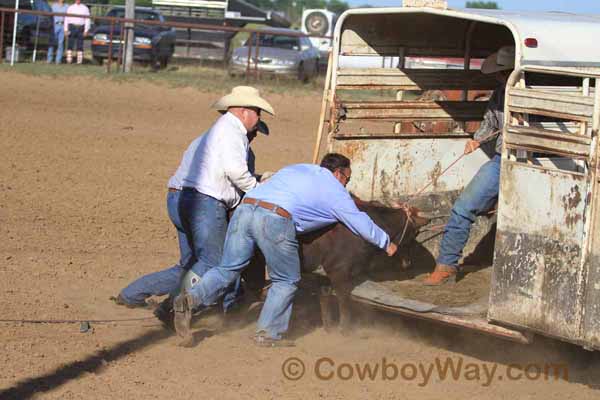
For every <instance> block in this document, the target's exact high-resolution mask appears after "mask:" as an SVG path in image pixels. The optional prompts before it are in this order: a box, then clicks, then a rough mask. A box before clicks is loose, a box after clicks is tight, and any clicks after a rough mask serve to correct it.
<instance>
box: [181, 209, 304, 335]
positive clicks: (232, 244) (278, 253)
mask: <svg viewBox="0 0 600 400" xmlns="http://www.w3.org/2000/svg"><path fill="white" fill-rule="evenodd" d="M255 246H258V247H259V248H260V249H261V251H262V252H263V254H264V256H265V259H266V261H267V265H268V266H269V276H270V277H271V281H272V282H273V285H272V286H271V288H270V289H269V293H268V294H267V299H266V301H265V304H264V306H263V308H262V311H261V313H260V317H259V319H258V328H257V330H258V331H259V332H260V331H264V332H266V333H267V335H269V336H270V337H271V338H273V339H281V335H282V334H283V333H285V332H286V331H287V330H288V326H289V321H290V317H291V315H292V302H293V300H294V294H295V293H296V290H297V283H298V282H299V281H300V257H299V255H298V250H299V246H298V241H297V239H296V228H295V226H294V223H293V221H292V220H291V219H288V218H284V217H282V216H279V215H277V214H275V213H274V212H272V211H269V210H265V209H264V208H260V207H258V206H255V205H250V204H242V205H241V206H239V207H238V209H237V210H235V213H234V214H233V218H232V219H231V223H230V224H229V229H228V230H227V238H226V239H225V250H224V252H223V259H222V260H221V265H220V266H219V267H217V268H214V269H212V270H210V271H208V272H207V273H206V274H205V275H204V276H203V277H202V280H201V281H200V283H199V284H197V285H196V286H194V287H193V288H192V290H191V291H190V294H191V295H192V298H193V303H194V305H202V304H203V305H209V304H212V303H214V302H216V301H217V300H219V298H220V297H221V296H223V295H224V294H225V293H226V292H227V290H228V289H227V288H228V287H229V286H230V285H231V284H232V282H235V281H236V280H237V279H239V277H240V274H241V272H242V271H243V269H244V268H245V267H246V266H248V264H249V262H250V259H251V258H252V256H253V255H254V248H255Z"/></svg>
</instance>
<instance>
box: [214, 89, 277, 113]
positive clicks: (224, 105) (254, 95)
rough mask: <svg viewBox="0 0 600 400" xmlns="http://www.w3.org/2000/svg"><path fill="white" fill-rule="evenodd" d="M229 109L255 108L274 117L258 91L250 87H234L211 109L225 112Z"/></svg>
mask: <svg viewBox="0 0 600 400" xmlns="http://www.w3.org/2000/svg"><path fill="white" fill-rule="evenodd" d="M229 107H256V108H260V109H261V110H264V111H265V112H267V113H269V114H271V115H275V111H273V107H271V105H270V104H269V103H268V102H267V101H266V100H265V99H263V98H262V97H260V93H259V91H258V89H255V88H253V87H251V86H236V87H234V88H233V89H232V90H231V93H229V94H228V95H225V96H223V97H221V98H220V99H219V101H217V102H216V103H215V104H213V108H216V109H217V110H219V111H225V110H227V109H228V108H229Z"/></svg>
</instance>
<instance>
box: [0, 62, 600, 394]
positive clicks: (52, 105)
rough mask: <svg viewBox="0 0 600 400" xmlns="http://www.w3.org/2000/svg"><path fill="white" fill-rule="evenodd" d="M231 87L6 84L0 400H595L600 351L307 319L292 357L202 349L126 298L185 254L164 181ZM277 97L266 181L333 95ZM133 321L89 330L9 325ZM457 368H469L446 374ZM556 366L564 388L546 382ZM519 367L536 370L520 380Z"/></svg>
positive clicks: (3, 76)
mask: <svg viewBox="0 0 600 400" xmlns="http://www.w3.org/2000/svg"><path fill="white" fill-rule="evenodd" d="M221 94H223V93H202V92H200V91H198V90H196V89H190V88H177V89H173V88H167V87H164V86H155V85H149V84H146V85H144V84H142V83H117V82H113V81H110V80H95V79H93V78H84V77H79V78H70V79H67V78H50V77H35V76H31V75H24V74H17V73H13V72H2V73H0V143H1V149H2V157H1V158H0V238H1V240H0V310H1V312H0V319H2V320H3V321H4V322H0V366H1V367H0V399H13V398H14V399H30V398H44V399H83V398H86V399H111V400H115V399H133V398H135V399H191V398H197V399H220V400H223V399H240V398H243V399H245V398H252V399H286V400H287V399H303V400H307V399H317V398H324V399H354V398H356V399H411V400H417V399H419V400H420V399H440V398H442V399H466V398H470V399H501V398H513V399H537V398H545V399H561V400H562V399H567V398H577V399H595V398H598V394H599V393H600V392H599V391H598V389H599V388H600V368H599V367H600V357H599V356H598V355H597V354H596V353H590V352H587V351H585V350H583V349H580V348H578V347H576V346H571V345H567V344H564V343H560V342H557V341H553V340H549V339H544V338H536V341H535V342H534V344H532V345H530V346H521V345H516V344H512V343H508V342H504V341H501V340H497V339H493V338H488V337H484V336H480V335H477V334H473V333H469V332H464V331H460V330H455V329H449V328H442V327H441V326H438V325H432V324H427V323H417V322H415V321H412V320H408V319H402V318H399V317H391V316H376V318H374V319H372V323H369V324H368V325H363V326H358V327H357V328H356V330H355V331H354V332H352V334H351V335H349V336H341V335H339V334H336V333H331V334H330V333H326V332H325V331H324V329H323V328H321V327H318V326H314V327H312V328H309V329H306V327H304V328H302V329H301V328H300V327H297V326H295V327H294V328H293V331H292V334H293V337H294V338H295V339H296V347H290V348H283V349H281V348H280V349H264V348H258V347H255V346H254V345H253V344H252V342H251V340H250V339H249V338H250V336H251V335H252V333H253V327H254V326H253V323H252V322H250V323H249V324H246V325H243V326H237V327H232V328H230V329H223V328H215V327H212V328H211V326H210V325H208V324H207V327H206V328H200V329H201V333H200V336H202V337H203V339H202V340H200V342H199V343H198V344H197V346H196V347H194V348H191V349H189V348H181V347H178V346H177V343H178V339H177V338H176V337H175V336H173V335H172V334H171V333H170V332H169V331H167V330H165V329H163V328H162V326H161V325H160V324H159V323H158V322H157V321H155V320H154V319H153V318H152V314H151V312H150V311H146V310H128V309H124V308H119V307H117V306H115V305H114V304H112V303H111V302H110V301H109V300H108V299H109V297H110V296H111V295H115V294H117V293H118V291H119V290H120V289H121V288H122V287H123V286H124V285H126V284H127V283H128V282H130V281H131V280H132V279H134V278H136V277H138V276H139V275H141V274H144V273H147V272H151V271H155V270H158V269H160V268H163V267H166V266H169V265H171V264H172V263H174V262H175V261H176V260H177V245H176V237H175V232H174V229H173V228H172V226H171V224H170V222H169V220H168V217H167V214H166V207H165V195H166V191H165V185H166V182H167V179H168V178H169V176H170V174H171V173H172V172H173V171H174V169H175V168H176V167H177V164H178V162H179V158H180V156H181V154H182V152H183V151H184V150H185V148H186V146H187V145H188V143H189V142H190V141H191V140H192V139H193V138H195V137H196V136H197V135H198V134H200V133H201V132H202V131H203V130H204V129H205V128H207V127H208V126H209V125H210V124H211V123H212V121H213V120H214V118H215V117H216V113H215V111H212V110H210V109H209V106H210V104H211V103H212V102H213V101H214V100H215V99H216V98H217V97H218V96H220V95H221ZM266 97H267V98H268V99H269V100H270V101H271V102H272V104H273V105H274V107H275V108H276V111H277V118H268V117H267V122H268V123H269V124H270V126H271V131H272V135H271V136H270V137H267V138H265V137H258V138H257V140H256V142H255V144H254V145H253V147H254V149H255V152H256V154H257V161H258V162H257V167H258V170H259V171H263V170H275V169H277V168H279V167H281V166H283V165H285V164H289V163H294V162H304V161H308V160H309V159H310V155H311V153H312V144H313V140H314V133H315V131H316V127H317V119H318V114H319V105H320V96H319V93H318V92H316V91H315V92H314V93H312V94H308V95H302V96H301V97H295V96H294V95H293V94H291V93H288V94H269V93H267V94H266ZM136 318H144V319H141V320H132V321H126V322H119V323H108V324H95V323H92V328H93V331H90V332H87V333H80V326H79V325H78V324H23V323H17V322H5V321H6V320H10V319H17V320H19V319H53V320H65V319H92V320H102V319H136ZM214 326H217V327H218V324H214ZM291 357H295V358H296V359H297V360H296V361H294V360H292V361H287V363H286V360H289V359H290V358H291ZM298 360H300V361H301V362H302V363H303V364H304V366H305V369H304V371H305V372H304V375H303V376H299V375H300V372H302V367H301V366H300V364H299V363H298ZM448 360H450V361H451V362H453V363H454V365H455V366H462V369H461V370H460V372H459V373H458V374H457V375H451V374H450V373H449V374H448V375H447V376H446V377H445V378H444V377H443V376H441V375H440V374H438V371H439V369H438V366H440V365H442V364H444V363H446V362H448ZM294 362H296V364H294ZM284 363H285V365H284ZM461 363H462V364H461ZM547 363H553V364H560V365H562V366H565V367H566V368H567V370H568V376H567V379H566V380H565V379H559V380H555V378H554V377H553V376H550V377H548V378H546V377H544V375H541V376H538V378H537V379H532V378H535V376H536V375H537V374H536V371H537V370H538V369H542V370H543V369H544V366H545V365H546V364H547ZM512 364H518V365H520V366H523V367H526V366H529V367H528V369H527V371H528V372H529V375H528V376H525V374H524V373H523V372H522V371H521V377H520V378H519V379H516V378H518V375H519V370H515V369H513V370H511V373H510V376H509V368H510V366H511V365H512ZM367 365H369V366H370V367H371V368H372V371H375V368H378V369H377V370H376V371H375V372H376V373H375V374H373V375H369V376H366V375H365V374H364V371H365V369H364V368H365V366H367ZM444 365H445V364H444ZM430 367H431V368H433V370H431V371H433V373H432V374H430V375H427V374H426V372H427V371H429V370H430ZM490 371H495V375H494V376H493V378H491V379H488V376H489V375H488V374H489V372H490ZM428 376H429V377H428ZM528 377H529V378H528ZM561 377H563V378H564V376H563V374H561ZM290 378H291V379H290Z"/></svg>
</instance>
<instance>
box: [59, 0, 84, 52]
mask: <svg viewBox="0 0 600 400" xmlns="http://www.w3.org/2000/svg"><path fill="white" fill-rule="evenodd" d="M67 14H75V15H81V17H65V21H64V33H65V36H67V37H68V43H69V45H68V49H67V63H68V64H71V63H72V62H73V47H75V48H76V51H77V64H81V63H83V37H84V36H86V35H87V33H88V31H89V30H90V18H89V16H90V9H89V8H88V7H87V6H86V5H85V4H81V0H75V4H71V5H70V6H69V8H67Z"/></svg>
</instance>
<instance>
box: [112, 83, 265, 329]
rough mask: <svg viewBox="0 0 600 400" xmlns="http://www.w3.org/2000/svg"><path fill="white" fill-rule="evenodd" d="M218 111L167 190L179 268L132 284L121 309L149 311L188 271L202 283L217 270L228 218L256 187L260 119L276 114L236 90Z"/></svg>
mask: <svg viewBox="0 0 600 400" xmlns="http://www.w3.org/2000/svg"><path fill="white" fill-rule="evenodd" d="M214 107H215V108H216V109H217V110H218V111H220V112H222V113H223V115H222V116H221V117H220V118H219V119H218V120H217V122H216V123H215V124H214V125H213V126H212V127H211V128H210V129H209V130H208V131H206V132H205V133H204V134H203V135H201V136H199V137H198V138H196V139H195V140H194V141H193V142H192V143H191V144H190V146H189V147H188V148H187V150H186V151H185V153H184V155H183V158H182V160H181V163H180V165H179V167H178V168H177V171H176V172H175V174H174V175H173V176H172V177H171V179H170V180H169V184H168V187H169V193H168V198H167V208H168V210H169V216H170V218H171V221H172V222H173V224H174V225H175V227H176V228H177V231H178V235H179V245H180V251H181V259H180V262H179V264H178V265H175V266H173V267H170V268H167V269H165V270H162V271H159V272H155V273H152V274H148V275H145V276H143V277H141V278H139V279H137V280H136V281H134V282H132V283H131V284H130V285H128V286H127V287H126V288H125V289H123V290H122V291H121V293H119V295H118V297H116V298H114V300H115V302H116V303H117V304H119V305H125V306H128V307H145V306H146V302H145V300H146V298H148V297H149V296H152V295H154V296H161V295H165V294H176V293H177V292H178V290H179V287H180V282H181V280H182V279H183V276H184V274H185V273H186V271H192V272H193V273H194V275H195V276H198V277H201V276H202V275H204V273H205V272H206V271H208V270H209V269H210V268H212V267H215V266H217V265H219V262H220V260H221V254H222V252H223V246H224V241H225V233H226V231H227V213H228V211H229V210H230V209H232V208H234V207H235V206H237V205H238V204H239V202H240V199H241V196H242V195H243V193H244V192H246V191H248V190H250V189H252V188H254V187H256V186H257V182H258V181H257V177H256V176H255V175H254V174H253V173H254V165H253V164H254V155H253V154H252V152H251V149H250V147H249V143H250V142H251V141H252V139H253V138H254V137H255V135H256V132H257V131H258V132H261V133H264V134H266V135H268V127H267V126H266V124H265V123H264V122H262V121H261V120H260V114H261V111H262V110H264V111H265V112H267V113H269V114H271V115H273V114H274V111H273V108H272V107H271V105H270V104H269V103H267V102H266V101H265V100H264V99H262V98H261V97H260V94H259V92H258V90H256V89H254V88H252V87H247V86H238V87H236V88H234V89H233V90H232V92H231V93H230V94H228V95H227V96H224V97H223V98H222V99H221V100H219V101H218V102H217V103H215V105H214ZM233 288H234V289H233V290H231V291H230V293H229V294H228V295H227V296H226V297H225V300H224V309H225V310H227V309H229V308H230V307H231V306H232V305H233V304H234V303H235V300H236V299H237V297H238V295H239V282H236V283H235V285H234V287H233ZM165 307H167V308H169V305H168V304H166V305H165ZM168 311H170V310H165V309H159V310H157V316H158V317H159V318H161V319H163V320H165V319H166V318H167V317H166V316H165V315H164V313H165V312H168ZM161 313H163V315H159V314H161ZM163 317H164V318H163Z"/></svg>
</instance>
